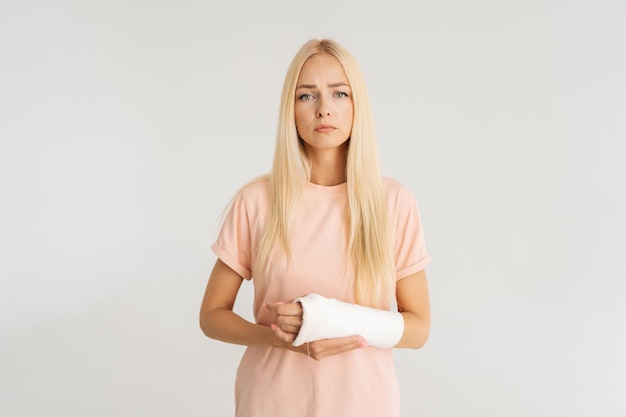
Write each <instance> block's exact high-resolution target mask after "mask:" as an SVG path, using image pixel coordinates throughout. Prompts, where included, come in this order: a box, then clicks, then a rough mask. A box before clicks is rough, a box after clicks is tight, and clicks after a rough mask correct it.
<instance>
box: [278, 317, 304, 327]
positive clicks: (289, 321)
mask: <svg viewBox="0 0 626 417" xmlns="http://www.w3.org/2000/svg"><path fill="white" fill-rule="evenodd" d="M276 324H278V325H280V327H283V328H284V326H292V327H297V328H298V329H299V328H300V327H302V317H298V316H284V315H279V316H278V317H277V318H276Z"/></svg>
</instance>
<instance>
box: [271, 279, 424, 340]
mask: <svg viewBox="0 0 626 417" xmlns="http://www.w3.org/2000/svg"><path fill="white" fill-rule="evenodd" d="M310 297H313V298H310ZM307 298H309V299H307ZM396 299H397V304H398V311H399V314H398V313H392V312H390V311H384V310H375V309H372V308H368V307H364V306H361V305H357V304H349V303H345V302H341V301H338V300H334V299H327V298H325V297H321V296H319V295H315V294H312V295H309V296H307V297H304V299H302V300H301V299H296V302H288V303H273V304H269V303H268V304H267V306H268V308H269V309H270V310H271V311H273V312H274V313H276V314H277V320H276V324H277V327H276V328H275V329H274V333H275V334H276V335H277V336H278V337H279V338H280V339H281V340H283V341H284V342H294V341H295V340H296V337H298V336H299V335H300V333H301V332H302V331H303V329H305V328H306V330H304V331H305V335H303V336H302V338H303V339H304V340H305V341H307V340H315V339H319V338H321V337H328V336H329V335H343V334H358V335H360V336H364V337H365V339H368V337H369V338H371V339H372V340H370V342H372V343H371V344H372V346H376V347H383V348H384V347H392V346H393V347H398V348H420V347H422V346H424V344H425V343H426V340H427V339H428V335H429V333H430V304H429V296H428V285H427V281H426V272H425V270H422V271H419V272H416V273H415V274H413V275H410V276H408V277H406V278H403V279H401V280H399V281H398V282H397V284H396ZM305 301H306V302H307V306H308V307H307V312H308V313H307V314H309V316H308V317H310V318H308V319H307V318H303V316H304V314H303V313H304V306H303V305H301V304H302V303H304V302H305ZM399 315H402V317H401V318H400V321H399V322H398V316H399ZM307 320H312V321H309V322H307ZM303 323H308V327H307V325H306V324H303ZM311 323H314V324H311ZM390 342H391V344H389V343H390Z"/></svg>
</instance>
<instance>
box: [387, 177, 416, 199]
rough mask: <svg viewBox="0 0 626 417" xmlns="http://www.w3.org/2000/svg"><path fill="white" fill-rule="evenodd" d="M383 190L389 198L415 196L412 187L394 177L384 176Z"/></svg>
mask: <svg viewBox="0 0 626 417" xmlns="http://www.w3.org/2000/svg"><path fill="white" fill-rule="evenodd" d="M383 190H384V192H385V195H386V196H387V198H394V197H395V198H398V197H400V198H413V192H412V191H411V189H410V188H409V187H407V186H406V185H405V184H403V183H402V182H400V181H399V180H397V179H395V178H392V177H385V176H383Z"/></svg>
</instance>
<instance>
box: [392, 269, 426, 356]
mask: <svg viewBox="0 0 626 417" xmlns="http://www.w3.org/2000/svg"><path fill="white" fill-rule="evenodd" d="M396 300H397V302H398V311H399V312H400V313H402V317H403V318H404V333H403V334H402V338H401V339H400V341H399V342H398V344H397V345H396V346H395V347H398V348H413V349H419V348H421V347H422V346H424V345H425V344H426V341H427V340H428V336H429V334H430V297H429V295H428V281H427V279H426V270H424V269H423V270H421V271H419V272H416V273H415V274H413V275H410V276H408V277H406V278H403V279H401V280H399V281H398V282H397V283H396Z"/></svg>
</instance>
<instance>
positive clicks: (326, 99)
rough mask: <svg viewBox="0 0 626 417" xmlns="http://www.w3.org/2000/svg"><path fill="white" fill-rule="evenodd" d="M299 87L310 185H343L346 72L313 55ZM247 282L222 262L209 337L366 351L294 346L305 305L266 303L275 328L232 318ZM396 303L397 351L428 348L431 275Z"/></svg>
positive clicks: (354, 343) (402, 286) (325, 351)
mask: <svg viewBox="0 0 626 417" xmlns="http://www.w3.org/2000/svg"><path fill="white" fill-rule="evenodd" d="M296 86H297V89H296V97H295V98H294V100H295V110H294V111H295V120H296V128H297V131H298V135H299V137H300V138H301V139H302V140H303V142H304V146H305V149H306V152H307V155H308V157H309V159H310V161H311V182H313V183H315V184H320V185H328V186H331V185H336V184H341V183H343V182H345V167H346V146H347V141H348V138H349V137H350V132H351V126H352V119H353V103H352V98H351V90H350V87H349V82H348V79H347V77H346V75H345V73H344V71H343V68H342V67H341V65H340V63H339V62H338V61H337V60H336V59H335V58H333V57H331V56H330V55H326V54H318V55H313V56H312V57H311V58H309V59H308V60H307V61H306V62H305V64H304V65H303V67H302V69H301V71H300V76H299V78H298V81H297V85H296ZM242 282H243V278H242V277H241V276H240V275H239V274H237V273H236V272H235V271H234V270H232V269H231V268H230V267H228V266H227V265H226V264H225V263H224V262H222V261H221V260H219V259H218V260H217V262H216V263H215V266H214V268H213V271H212V272H211V276H210V278H209V282H208V284H207V287H206V292H205V294H204V299H203V301H202V306H201V309H200V326H201V328H202V330H203V331H204V333H205V334H206V335H207V336H208V337H211V338H214V339H218V340H222V341H225V342H229V343H235V344H240V345H247V346H273V347H277V348H282V349H289V350H292V351H295V352H299V353H302V354H305V355H309V356H311V357H312V358H314V359H316V360H321V359H323V358H325V357H328V356H333V355H338V354H342V353H344V352H347V351H350V350H353V349H361V348H363V347H364V346H365V345H366V340H365V339H363V338H362V337H361V336H359V335H354V336H348V337H341V338H334V339H324V340H318V341H314V342H311V343H308V344H305V345H302V346H299V347H294V346H292V345H291V343H292V342H293V340H294V339H295V337H296V335H297V334H298V331H299V329H300V326H301V325H302V307H301V305H300V304H299V303H291V302H285V303H267V304H266V305H265V308H267V309H269V310H270V311H272V312H273V313H275V314H276V322H275V324H274V325H272V326H271V327H268V326H263V325H258V324H254V323H251V322H249V321H247V320H245V319H243V318H242V317H241V316H239V315H237V314H236V313H234V312H233V306H234V304H235V300H236V297H237V293H238V292H239V288H240V287H241V283H242ZM303 295H304V294H303ZM396 299H397V304H398V310H399V311H400V312H401V313H402V316H403V317H404V324H405V325H404V333H403V335H402V338H401V339H400V341H399V342H398V344H397V345H396V347H406V348H419V347H421V346H423V345H424V343H426V340H427V339H428V334H429V331H430V304H429V296H428V285H427V280H426V272H425V271H423V270H422V271H420V272H417V273H415V274H413V275H411V276H409V277H406V278H404V279H402V280H400V281H398V283H397V285H396Z"/></svg>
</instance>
